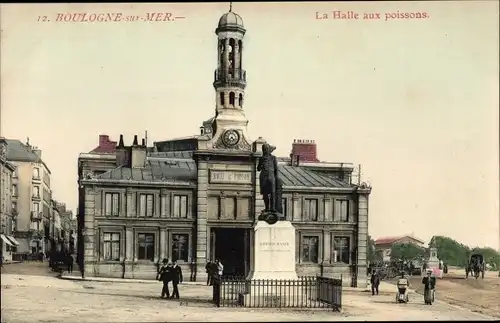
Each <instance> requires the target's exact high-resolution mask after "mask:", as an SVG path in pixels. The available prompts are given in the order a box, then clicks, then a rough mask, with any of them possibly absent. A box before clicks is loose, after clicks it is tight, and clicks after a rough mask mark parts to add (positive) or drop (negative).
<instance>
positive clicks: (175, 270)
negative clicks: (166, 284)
mask: <svg viewBox="0 0 500 323" xmlns="http://www.w3.org/2000/svg"><path fill="white" fill-rule="evenodd" d="M181 283H182V269H181V267H180V266H179V265H177V260H174V265H173V266H172V285H173V286H174V291H173V292H172V298H176V299H179V287H178V285H179V284H181Z"/></svg>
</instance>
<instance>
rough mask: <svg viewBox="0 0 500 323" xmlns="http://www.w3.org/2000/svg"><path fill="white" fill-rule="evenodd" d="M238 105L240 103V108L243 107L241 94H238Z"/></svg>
mask: <svg viewBox="0 0 500 323" xmlns="http://www.w3.org/2000/svg"><path fill="white" fill-rule="evenodd" d="M239 103H240V107H243V94H241V93H240V97H239Z"/></svg>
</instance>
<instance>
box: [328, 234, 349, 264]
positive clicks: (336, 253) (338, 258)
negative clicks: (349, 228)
mask: <svg viewBox="0 0 500 323" xmlns="http://www.w3.org/2000/svg"><path fill="white" fill-rule="evenodd" d="M332 251H333V255H332V260H333V262H341V263H344V264H349V263H350V261H349V260H350V257H349V255H350V238H349V237H335V238H334V239H333V248H332Z"/></svg>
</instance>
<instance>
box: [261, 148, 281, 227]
mask: <svg viewBox="0 0 500 323" xmlns="http://www.w3.org/2000/svg"><path fill="white" fill-rule="evenodd" d="M274 149H276V147H272V146H270V145H269V144H267V143H266V144H263V145H262V156H261V157H260V158H259V163H258V165H257V171H259V172H260V174H259V180H260V194H262V197H263V199H264V205H265V208H264V211H263V212H262V215H261V216H260V217H259V220H264V221H266V222H268V223H269V224H274V223H276V222H277V221H278V220H282V218H283V216H282V215H281V214H280V213H283V212H282V206H281V188H282V186H283V184H282V182H281V180H280V179H279V176H278V161H277V160H276V157H275V156H273V155H272V154H271V153H272V152H273V150H274ZM278 195H279V196H278ZM280 211H281V212H280Z"/></svg>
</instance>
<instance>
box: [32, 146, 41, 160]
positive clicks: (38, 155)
mask: <svg viewBox="0 0 500 323" xmlns="http://www.w3.org/2000/svg"><path fill="white" fill-rule="evenodd" d="M33 152H34V153H35V155H37V157H38V158H40V159H42V151H41V150H40V149H38V147H33Z"/></svg>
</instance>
